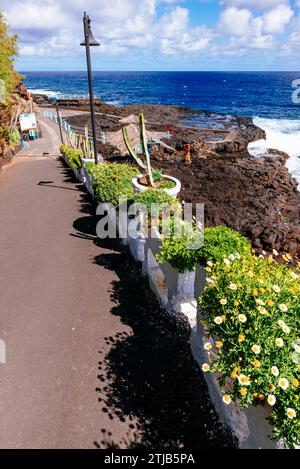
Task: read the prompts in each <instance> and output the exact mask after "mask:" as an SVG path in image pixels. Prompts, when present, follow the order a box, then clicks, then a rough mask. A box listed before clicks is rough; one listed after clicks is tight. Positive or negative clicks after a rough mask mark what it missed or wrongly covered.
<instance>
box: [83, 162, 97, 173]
mask: <svg viewBox="0 0 300 469" xmlns="http://www.w3.org/2000/svg"><path fill="white" fill-rule="evenodd" d="M94 167H95V163H92V162H91V161H90V162H89V163H86V164H85V166H84V168H85V171H86V173H87V174H92V173H93V169H94Z"/></svg>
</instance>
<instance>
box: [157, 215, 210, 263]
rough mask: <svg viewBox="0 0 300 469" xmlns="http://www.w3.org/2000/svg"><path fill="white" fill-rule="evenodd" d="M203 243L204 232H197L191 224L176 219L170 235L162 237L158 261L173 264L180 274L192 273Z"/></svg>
mask: <svg viewBox="0 0 300 469" xmlns="http://www.w3.org/2000/svg"><path fill="white" fill-rule="evenodd" d="M202 243H203V231H199V230H197V229H196V228H195V226H194V225H192V224H191V223H189V222H183V221H182V220H180V219H179V218H175V220H174V223H173V224H172V225H171V229H170V233H169V235H168V236H163V237H162V242H161V246H160V251H159V253H158V254H157V256H156V259H157V260H158V262H160V263H161V264H171V265H172V267H174V268H175V269H177V270H178V271H179V272H192V271H193V270H194V268H195V265H196V264H197V259H198V257H197V255H198V252H199V246H201V245H202Z"/></svg>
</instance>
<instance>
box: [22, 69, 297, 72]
mask: <svg viewBox="0 0 300 469" xmlns="http://www.w3.org/2000/svg"><path fill="white" fill-rule="evenodd" d="M17 71H18V72H19V73H22V72H39V73H51V72H55V73H58V72H59V73H73V72H84V73H85V72H86V70H21V69H19V70H17ZM95 72H96V73H99V72H100V73H124V72H129V73H147V72H148V73H149V72H150V73H300V70H93V73H95Z"/></svg>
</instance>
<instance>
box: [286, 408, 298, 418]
mask: <svg viewBox="0 0 300 469" xmlns="http://www.w3.org/2000/svg"><path fill="white" fill-rule="evenodd" d="M286 415H287V416H288V418H289V419H291V420H293V419H294V418H296V416H297V414H296V412H295V410H294V409H291V408H290V407H289V408H288V409H286Z"/></svg>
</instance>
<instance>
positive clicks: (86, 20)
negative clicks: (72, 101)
mask: <svg viewBox="0 0 300 469" xmlns="http://www.w3.org/2000/svg"><path fill="white" fill-rule="evenodd" d="M83 30H84V41H83V42H82V43H81V44H80V45H81V46H85V51H86V63H87V71H88V79H89V95H90V107H91V120H92V134H93V146H94V155H95V164H98V163H99V156H98V152H97V136H96V121H95V107H94V91H93V77H92V65H91V52H90V47H93V46H100V44H99V42H97V41H96V39H95V38H94V36H93V33H92V30H91V20H90V17H89V15H87V14H86V12H84V16H83Z"/></svg>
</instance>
